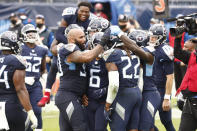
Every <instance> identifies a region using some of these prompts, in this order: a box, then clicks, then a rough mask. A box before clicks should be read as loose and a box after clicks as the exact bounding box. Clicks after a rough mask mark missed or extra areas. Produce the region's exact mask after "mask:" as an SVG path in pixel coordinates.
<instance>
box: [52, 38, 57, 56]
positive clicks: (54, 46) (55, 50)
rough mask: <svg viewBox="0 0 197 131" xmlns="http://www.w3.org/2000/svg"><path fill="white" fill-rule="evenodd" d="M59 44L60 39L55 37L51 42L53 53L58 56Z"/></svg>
mask: <svg viewBox="0 0 197 131" xmlns="http://www.w3.org/2000/svg"><path fill="white" fill-rule="evenodd" d="M57 45H58V41H57V40H56V39H54V40H53V42H52V44H51V53H52V54H53V55H54V56H57Z"/></svg>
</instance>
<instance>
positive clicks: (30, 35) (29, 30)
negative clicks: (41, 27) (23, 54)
mask: <svg viewBox="0 0 197 131" xmlns="http://www.w3.org/2000/svg"><path fill="white" fill-rule="evenodd" d="M21 34H22V37H23V42H27V43H35V42H36V41H37V40H38V32H37V30H36V29H35V27H34V26H33V25H32V24H27V25H25V26H23V28H22V29H21Z"/></svg>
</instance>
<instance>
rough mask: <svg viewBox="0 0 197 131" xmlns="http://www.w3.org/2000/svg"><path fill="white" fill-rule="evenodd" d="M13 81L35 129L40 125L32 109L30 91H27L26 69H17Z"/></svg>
mask: <svg viewBox="0 0 197 131" xmlns="http://www.w3.org/2000/svg"><path fill="white" fill-rule="evenodd" d="M13 83H14V87H15V90H16V93H17V96H18V98H19V100H20V103H21V104H22V106H23V107H24V108H25V110H26V111H27V114H28V116H29V119H30V120H31V122H32V126H31V128H32V129H35V128H36V127H37V125H38V120H37V118H36V116H35V115H34V112H33V110H32V106H31V104H30V100H29V93H28V92H27V89H26V87H25V70H16V71H15V72H14V75H13Z"/></svg>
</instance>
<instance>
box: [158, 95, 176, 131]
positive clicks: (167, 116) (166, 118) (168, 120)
mask: <svg viewBox="0 0 197 131" xmlns="http://www.w3.org/2000/svg"><path fill="white" fill-rule="evenodd" d="M161 101H162V102H163V99H161ZM159 116H160V120H161V123H162V124H163V125H164V127H165V128H166V131H175V128H174V126H173V123H172V115H171V109H170V110H169V111H163V109H162V103H161V105H160V107H159Z"/></svg>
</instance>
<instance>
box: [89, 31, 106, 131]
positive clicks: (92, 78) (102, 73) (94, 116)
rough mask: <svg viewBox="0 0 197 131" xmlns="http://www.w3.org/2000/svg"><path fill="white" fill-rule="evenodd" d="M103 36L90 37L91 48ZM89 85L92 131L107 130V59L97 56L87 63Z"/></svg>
mask: <svg viewBox="0 0 197 131" xmlns="http://www.w3.org/2000/svg"><path fill="white" fill-rule="evenodd" d="M102 36H103V32H97V33H95V34H94V35H93V36H92V37H91V39H90V43H89V44H90V49H93V48H94V47H95V46H96V45H97V44H98V43H99V42H100V41H101V37H102ZM87 74H88V79H89V85H88V92H87V97H88V106H87V112H88V121H89V128H90V130H91V131H106V128H107V121H106V120H105V117H104V115H103V109H104V106H105V100H106V96H107V86H108V73H107V69H106V67H105V61H104V59H103V58H101V57H97V58H96V59H94V60H93V61H91V62H90V63H88V64H87Z"/></svg>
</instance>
